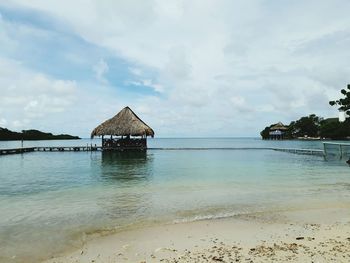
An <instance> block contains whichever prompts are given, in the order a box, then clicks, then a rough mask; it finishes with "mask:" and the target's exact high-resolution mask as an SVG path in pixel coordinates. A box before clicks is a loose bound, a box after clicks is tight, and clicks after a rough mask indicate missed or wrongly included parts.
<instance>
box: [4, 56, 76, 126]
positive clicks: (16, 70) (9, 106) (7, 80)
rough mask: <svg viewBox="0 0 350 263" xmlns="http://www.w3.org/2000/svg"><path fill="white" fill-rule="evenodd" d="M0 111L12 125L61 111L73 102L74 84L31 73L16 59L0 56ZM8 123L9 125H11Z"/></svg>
mask: <svg viewBox="0 0 350 263" xmlns="http://www.w3.org/2000/svg"><path fill="white" fill-rule="evenodd" d="M0 86H1V96H0V112H1V115H3V116H6V117H2V116H0V117H2V118H1V119H3V120H5V119H7V120H15V121H12V122H5V121H2V123H3V125H5V124H7V123H9V124H10V126H9V127H11V126H13V127H14V128H18V127H22V126H24V125H27V124H30V123H31V121H32V120H34V119H35V120H38V119H43V118H44V117H49V116H50V115H51V114H52V113H57V112H64V111H65V110H66V108H67V107H68V106H69V105H71V104H72V103H73V102H74V101H75V93H76V89H77V86H76V83H75V82H74V81H66V80H56V79H53V78H50V77H48V76H45V75H44V74H41V73H37V72H33V71H31V70H29V69H27V68H25V67H23V66H22V65H21V64H20V63H19V62H17V61H13V60H5V59H1V58H0ZM11 124H12V125H11Z"/></svg>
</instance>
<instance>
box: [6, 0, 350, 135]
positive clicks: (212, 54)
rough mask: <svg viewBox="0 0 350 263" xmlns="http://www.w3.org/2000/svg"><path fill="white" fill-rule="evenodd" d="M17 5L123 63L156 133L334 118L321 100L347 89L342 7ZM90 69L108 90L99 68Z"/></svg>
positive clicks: (238, 129)
mask: <svg viewBox="0 0 350 263" xmlns="http://www.w3.org/2000/svg"><path fill="white" fill-rule="evenodd" d="M15 2H17V3H18V5H20V6H22V7H25V8H35V9H37V10H41V11H42V12H45V13H46V14H50V15H52V16H53V17H55V19H59V20H62V21H64V22H65V23H66V24H68V25H69V26H70V28H71V30H72V31H73V32H75V34H77V35H78V36H79V37H81V38H83V39H84V40H86V41H88V42H90V43H92V44H94V45H96V46H99V47H101V48H103V49H107V50H109V51H110V52H112V53H113V54H114V55H115V56H116V57H122V58H123V59H125V60H126V61H127V62H128V65H127V67H128V68H129V71H130V72H131V73H132V74H133V75H134V76H135V79H136V80H132V82H133V84H134V85H143V86H149V87H151V88H152V89H154V90H155V91H158V92H160V93H161V95H162V97H161V98H155V97H153V96H152V97H142V98H138V99H137V100H134V101H131V104H133V105H134V106H135V107H137V108H139V109H143V110H144V111H145V117H146V118H147V119H148V120H150V123H151V124H152V123H154V125H155V126H156V127H155V129H158V130H159V131H161V133H163V134H164V135H168V134H169V135H176V134H174V133H176V132H177V131H179V130H181V132H182V131H183V133H184V134H187V135H192V136H193V135H196V134H197V133H200V134H203V135H207V134H209V135H218V134H217V133H216V132H220V130H218V129H219V127H221V128H222V127H224V128H226V129H221V131H223V130H228V131H232V133H231V134H230V135H246V133H245V132H246V130H247V127H251V125H252V121H251V120H255V121H254V127H253V128H252V129H249V131H250V132H251V134H248V135H256V134H257V132H258V131H259V130H260V129H261V128H262V127H265V126H266V124H268V123H269V122H276V121H277V120H281V121H283V122H288V121H290V120H291V119H293V118H297V117H300V116H301V115H305V114H309V113H316V114H321V115H325V116H332V115H336V114H337V113H336V111H335V109H332V108H330V107H329V106H328V100H329V99H334V98H335V96H338V95H339V93H338V91H339V90H340V89H341V88H343V87H345V85H346V84H347V83H346V82H348V81H349V79H348V76H349V75H350V66H349V63H348V57H349V56H350V50H349V48H348V46H350V39H349V38H348V33H349V32H350V17H349V16H348V14H347V13H348V12H347V10H349V8H350V2H348V1H345V0H343V1H342V0H336V1H314V0H311V1H308V2H305V1H298V0H297V1H290V2H288V3H285V2H283V3H282V2H280V1H262V0H258V1H231V0H227V1H225V0H222V1H214V0H207V1H185V0H179V1H173V2H171V3H169V2H164V1H162V0H150V1H107V0H106V1H97V0H96V1H89V2H86V1H73V2H71V1H63V0H53V1H49V2H47V1H44V2H43V1H40V0H32V1H15ZM67 6H69V7H70V8H67ZM77 10H79V11H77ZM94 71H95V73H96V78H97V79H98V80H99V81H101V82H102V84H106V80H105V78H104V75H105V73H106V72H107V71H108V65H107V64H106V63H105V61H103V60H101V61H99V62H98V63H97V64H96V66H95V67H94ZM149 72H151V73H149ZM68 86H69V85H68ZM33 90H35V89H34V88H33ZM8 99H10V100H12V101H13V103H15V102H16V100H18V99H17V98H8ZM26 101H27V103H28V100H26ZM18 103H21V101H18ZM120 103H122V102H120ZM38 105H40V103H39V102H38ZM149 105H152V106H153V107H155V108H156V109H157V110H151V109H149ZM36 107H37V106H36ZM82 107H83V106H82ZM146 108H147V109H148V110H145V109H146ZM160 112H161V113H160ZM266 112H268V114H266ZM164 120H167V122H164ZM213 125H215V127H217V128H215V127H213ZM175 127H176V129H175ZM214 133H215V134H214ZM243 133H244V134H243ZM219 135H226V134H222V133H221V134H219Z"/></svg>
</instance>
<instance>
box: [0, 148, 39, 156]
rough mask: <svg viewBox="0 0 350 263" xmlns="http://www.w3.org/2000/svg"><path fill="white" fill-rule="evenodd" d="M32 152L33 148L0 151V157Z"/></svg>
mask: <svg viewBox="0 0 350 263" xmlns="http://www.w3.org/2000/svg"><path fill="white" fill-rule="evenodd" d="M34 151H35V147H27V148H13V149H0V155H5V154H19V153H27V152H34Z"/></svg>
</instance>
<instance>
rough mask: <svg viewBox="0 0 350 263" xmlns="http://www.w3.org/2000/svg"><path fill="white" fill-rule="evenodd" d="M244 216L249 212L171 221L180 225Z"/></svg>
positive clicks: (199, 216)
mask: <svg viewBox="0 0 350 263" xmlns="http://www.w3.org/2000/svg"><path fill="white" fill-rule="evenodd" d="M245 214H249V212H230V213H219V214H215V215H212V214H210V215H196V216H193V217H186V218H178V219H175V220H173V223H174V224H180V223H189V222H195V221H204V220H212V219H224V218H230V217H234V216H239V215H245Z"/></svg>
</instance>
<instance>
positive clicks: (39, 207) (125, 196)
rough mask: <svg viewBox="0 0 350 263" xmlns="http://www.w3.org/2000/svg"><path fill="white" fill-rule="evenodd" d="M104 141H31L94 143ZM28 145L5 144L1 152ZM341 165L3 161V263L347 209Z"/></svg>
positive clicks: (211, 157)
mask: <svg viewBox="0 0 350 263" xmlns="http://www.w3.org/2000/svg"><path fill="white" fill-rule="evenodd" d="M90 143H93V144H95V143H96V144H99V140H94V141H90V140H80V141H40V142H25V146H32V145H86V144H90ZM148 144H149V147H203V148H207V147H219V148H220V147H292V148H314V149H317V148H322V143H321V142H319V141H261V140H259V139H253V138H250V139H249V138H248V139H242V138H241V139H227V138H226V139H153V140H149V143H148ZM18 145H20V142H0V148H10V147H17V146H18ZM349 190H350V168H349V167H348V166H347V165H346V164H345V162H344V161H343V160H336V159H335V160H331V161H326V160H324V159H323V158H322V157H317V156H306V155H296V154H289V153H284V152H275V151H269V150H186V151H183V150H175V151H174V150H173V151H170V150H148V151H147V152H146V153H125V152H124V153H101V152H63V153H62V152H50V153H48V152H34V153H27V154H23V155H7V156H1V157H0V211H1V214H0V251H1V255H0V261H5V262H7V261H10V262H16V261H18V262H21V261H23V259H26V260H25V261H26V262H28V261H33V262H35V261H37V260H39V259H41V258H45V257H48V256H52V255H55V254H56V253H59V252H61V251H63V250H64V249H67V248H72V246H74V247H79V246H80V245H81V244H82V242H84V241H85V240H86V238H88V237H89V234H93V233H99V232H100V231H118V230H120V229H125V228H126V227H135V226H140V225H150V224H158V223H173V222H184V221H192V220H199V219H205V218H209V219H210V218H220V217H228V216H233V215H239V214H246V213H254V212H269V211H272V212H273V211H279V210H289V209H296V208H298V209H301V208H306V209H307V208H315V207H333V206H336V205H349V200H350V192H349Z"/></svg>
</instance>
